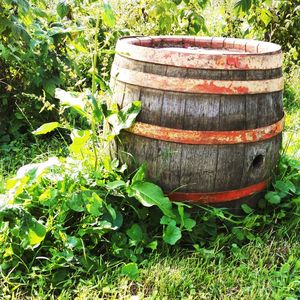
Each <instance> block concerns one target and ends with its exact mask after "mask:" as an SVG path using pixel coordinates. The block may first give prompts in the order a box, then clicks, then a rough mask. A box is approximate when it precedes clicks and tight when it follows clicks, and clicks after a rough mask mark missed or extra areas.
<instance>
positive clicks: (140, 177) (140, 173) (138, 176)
mask: <svg viewBox="0 0 300 300" xmlns="http://www.w3.org/2000/svg"><path fill="white" fill-rule="evenodd" d="M146 170H147V166H146V164H145V163H143V164H142V165H141V166H140V167H139V169H138V170H137V172H136V173H135V174H134V176H133V178H132V180H131V182H132V183H134V182H137V181H144V179H145V175H146Z"/></svg>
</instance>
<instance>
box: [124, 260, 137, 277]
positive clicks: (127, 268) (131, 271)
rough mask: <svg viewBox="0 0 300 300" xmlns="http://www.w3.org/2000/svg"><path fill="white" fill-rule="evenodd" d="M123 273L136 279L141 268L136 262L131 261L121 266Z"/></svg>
mask: <svg viewBox="0 0 300 300" xmlns="http://www.w3.org/2000/svg"><path fill="white" fill-rule="evenodd" d="M121 274H123V275H126V276H128V277H129V278H130V279H132V280H133V279H136V278H137V277H138V276H139V268H138V266H137V264H136V263H133V262H132V263H129V264H126V265H124V266H123V267H122V268H121Z"/></svg>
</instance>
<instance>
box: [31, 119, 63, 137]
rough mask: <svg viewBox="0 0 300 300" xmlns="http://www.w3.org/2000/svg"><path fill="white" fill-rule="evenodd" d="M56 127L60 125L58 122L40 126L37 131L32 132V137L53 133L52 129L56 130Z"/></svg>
mask: <svg viewBox="0 0 300 300" xmlns="http://www.w3.org/2000/svg"><path fill="white" fill-rule="evenodd" d="M58 127H60V124H59V123H58V122H50V123H45V124H43V125H42V126H40V127H39V128H38V129H36V130H35V131H33V132H32V133H33V134H34V135H39V134H46V133H48V132H51V131H53V130H54V129H56V128H58Z"/></svg>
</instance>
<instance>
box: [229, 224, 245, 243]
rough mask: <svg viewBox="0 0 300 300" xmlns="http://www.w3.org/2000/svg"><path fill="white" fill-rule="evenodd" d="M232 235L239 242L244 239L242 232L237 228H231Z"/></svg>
mask: <svg viewBox="0 0 300 300" xmlns="http://www.w3.org/2000/svg"><path fill="white" fill-rule="evenodd" d="M232 233H233V234H234V235H235V237H236V238H237V239H238V240H239V241H242V240H244V238H245V235H244V233H243V232H242V230H241V229H239V228H237V227H233V228H232Z"/></svg>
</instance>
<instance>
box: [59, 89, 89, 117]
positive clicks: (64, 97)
mask: <svg viewBox="0 0 300 300" xmlns="http://www.w3.org/2000/svg"><path fill="white" fill-rule="evenodd" d="M55 98H57V99H58V100H59V101H60V104H61V105H63V106H67V107H72V108H74V109H75V110H76V111H77V112H78V113H80V114H81V115H83V116H86V112H85V111H84V109H85V104H84V102H83V100H82V98H81V97H75V96H73V95H71V93H69V92H66V91H64V90H62V89H59V88H57V89H55Z"/></svg>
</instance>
